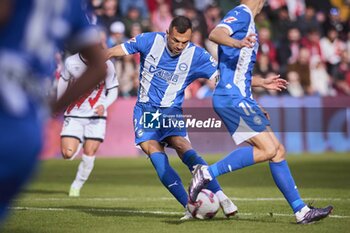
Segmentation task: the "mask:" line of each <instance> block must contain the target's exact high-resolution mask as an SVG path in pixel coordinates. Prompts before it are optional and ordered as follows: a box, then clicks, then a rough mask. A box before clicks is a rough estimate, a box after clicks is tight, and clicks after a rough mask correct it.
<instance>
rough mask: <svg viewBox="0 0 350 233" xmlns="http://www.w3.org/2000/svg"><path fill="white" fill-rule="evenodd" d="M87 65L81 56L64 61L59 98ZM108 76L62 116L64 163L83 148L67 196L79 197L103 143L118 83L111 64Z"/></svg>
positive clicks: (58, 89)
mask: <svg viewBox="0 0 350 233" xmlns="http://www.w3.org/2000/svg"><path fill="white" fill-rule="evenodd" d="M88 65H89V62H88V61H87V60H86V59H85V58H84V55H83V53H78V54H74V55H72V56H70V57H68V58H67V59H66V61H65V67H64V71H63V72H62V73H61V77H60V79H59V81H58V87H57V96H58V98H59V97H60V96H61V95H62V94H63V93H64V92H65V91H66V89H67V88H69V85H70V84H71V83H72V82H75V81H76V80H77V78H78V77H80V75H81V73H83V72H84V70H85V69H86V68H87V66H88ZM106 69H107V76H106V79H105V80H104V81H102V82H101V83H100V84H99V85H98V86H97V87H96V88H95V89H92V90H91V91H89V92H88V93H86V94H84V95H82V96H81V97H80V98H79V99H78V100H77V101H76V102H74V103H72V104H71V105H69V106H68V108H67V109H66V111H65V113H64V124H63V128H62V132H61V152H62V156H63V158H64V159H73V158H74V157H75V156H76V155H77V154H78V153H79V151H80V149H81V147H83V155H82V160H81V162H80V164H79V167H78V171H77V174H76V177H75V180H74V181H73V183H72V185H71V187H70V191H69V196H72V197H78V196H79V195H80V189H81V188H82V186H83V184H84V183H85V182H86V180H87V179H88V177H89V175H90V173H91V172H92V169H93V167H94V161H95V153H96V151H97V149H98V148H99V146H100V144H101V142H103V140H104V137H105V131H106V119H107V108H108V107H109V106H110V105H111V104H112V103H113V102H114V101H115V100H116V99H117V96H118V89H117V87H118V85H119V84H118V80H117V77H116V74H115V69H114V66H113V63H112V62H111V61H107V62H106Z"/></svg>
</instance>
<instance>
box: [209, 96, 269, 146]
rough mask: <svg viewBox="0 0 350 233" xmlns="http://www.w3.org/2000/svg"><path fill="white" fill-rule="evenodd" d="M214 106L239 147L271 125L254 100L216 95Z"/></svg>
mask: <svg viewBox="0 0 350 233" xmlns="http://www.w3.org/2000/svg"><path fill="white" fill-rule="evenodd" d="M213 105H214V110H215V112H216V113H217V114H218V115H219V117H220V118H221V120H222V121H223V122H224V124H225V126H226V128H227V129H228V131H229V132H230V135H231V136H232V139H233V140H234V141H235V143H236V144H237V145H238V144H241V143H242V142H244V141H246V140H248V139H249V138H252V137H254V136H255V135H257V134H259V133H261V132H263V131H265V130H266V126H269V125H270V122H269V120H268V119H267V118H266V116H265V114H264V113H263V112H262V110H261V109H260V107H259V105H258V103H257V102H256V101H255V100H254V99H250V98H244V99H242V98H237V97H234V96H220V95H214V96H213Z"/></svg>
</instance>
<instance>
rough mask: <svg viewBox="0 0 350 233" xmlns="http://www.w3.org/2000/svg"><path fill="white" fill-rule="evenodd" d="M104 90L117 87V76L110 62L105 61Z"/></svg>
mask: <svg viewBox="0 0 350 233" xmlns="http://www.w3.org/2000/svg"><path fill="white" fill-rule="evenodd" d="M106 64H107V76H106V89H107V90H110V89H113V88H116V87H118V86H119V82H118V78H117V74H116V72H115V68H114V65H113V63H112V62H111V61H107V62H106Z"/></svg>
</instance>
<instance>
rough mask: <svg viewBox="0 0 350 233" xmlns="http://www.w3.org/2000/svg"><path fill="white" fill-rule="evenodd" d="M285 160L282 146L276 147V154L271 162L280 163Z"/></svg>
mask: <svg viewBox="0 0 350 233" xmlns="http://www.w3.org/2000/svg"><path fill="white" fill-rule="evenodd" d="M285 159H286V149H285V147H284V146H283V145H282V144H279V145H278V149H277V154H276V156H275V157H274V158H273V159H272V161H273V162H280V161H283V160H285Z"/></svg>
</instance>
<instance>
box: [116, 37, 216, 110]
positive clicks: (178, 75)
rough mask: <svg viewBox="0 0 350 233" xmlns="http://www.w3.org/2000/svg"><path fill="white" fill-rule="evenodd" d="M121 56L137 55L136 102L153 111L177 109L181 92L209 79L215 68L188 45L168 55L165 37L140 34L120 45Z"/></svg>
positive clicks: (202, 52)
mask: <svg viewBox="0 0 350 233" xmlns="http://www.w3.org/2000/svg"><path fill="white" fill-rule="evenodd" d="M122 48H123V49H124V51H125V53H127V54H133V53H140V55H141V64H140V88H139V93H138V102H140V103H149V104H151V105H152V106H155V107H181V105H182V102H183V100H184V90H185V88H186V87H187V86H188V85H189V84H190V83H192V82H193V81H194V80H195V79H197V78H212V77H215V76H216V74H217V64H216V61H215V60H214V59H213V58H212V56H211V55H210V54H209V53H208V52H207V51H206V50H204V49H203V48H200V47H197V46H195V45H194V44H192V43H189V44H188V45H187V47H186V48H185V49H184V50H183V51H182V53H181V54H180V55H175V56H174V55H172V53H171V52H170V51H169V49H168V47H167V37H166V34H165V33H157V32H150V33H143V34H140V35H138V36H137V37H135V38H133V39H131V40H129V41H128V42H126V43H124V44H122Z"/></svg>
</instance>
